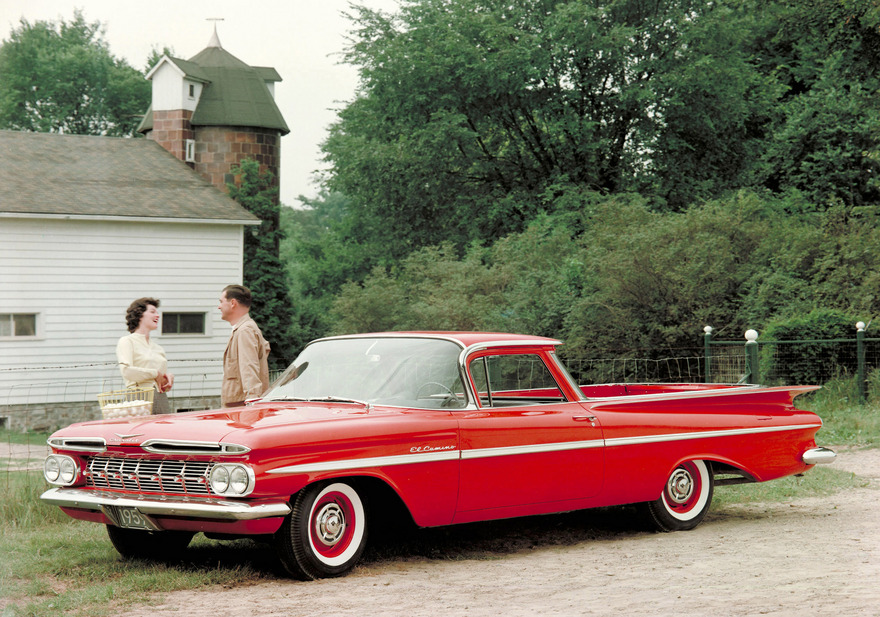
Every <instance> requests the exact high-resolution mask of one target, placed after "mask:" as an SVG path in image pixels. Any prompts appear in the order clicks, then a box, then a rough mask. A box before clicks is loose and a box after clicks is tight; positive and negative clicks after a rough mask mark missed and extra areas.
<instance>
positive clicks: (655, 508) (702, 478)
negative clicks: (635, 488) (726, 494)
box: [645, 461, 715, 531]
mask: <svg viewBox="0 0 880 617" xmlns="http://www.w3.org/2000/svg"><path fill="white" fill-rule="evenodd" d="M714 487H715V479H714V477H713V476H712V470H711V469H710V468H709V465H708V464H707V463H706V462H705V461H688V462H686V463H682V464H681V465H679V466H678V467H676V468H675V469H674V470H673V471H672V473H671V474H670V475H669V478H668V479H667V480H666V485H665V486H664V487H663V492H662V493H661V494H660V497H659V499H657V500H656V501H649V502H648V503H647V504H645V507H646V510H647V513H648V518H649V520H650V521H651V522H652V523H653V524H654V526H656V527H657V528H658V529H659V530H660V531H686V530H688V529H693V528H694V527H696V526H697V525H699V524H700V522H701V521H702V520H703V518H704V517H705V516H706V512H708V511H709V506H710V505H711V503H712V493H713V490H714Z"/></svg>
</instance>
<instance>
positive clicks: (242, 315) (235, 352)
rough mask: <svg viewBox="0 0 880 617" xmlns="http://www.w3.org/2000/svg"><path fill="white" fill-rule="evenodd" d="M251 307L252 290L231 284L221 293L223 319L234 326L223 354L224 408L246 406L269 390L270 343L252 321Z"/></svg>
mask: <svg viewBox="0 0 880 617" xmlns="http://www.w3.org/2000/svg"><path fill="white" fill-rule="evenodd" d="M251 304H252V297H251V290H250V289H248V288H247V287H243V286H241V285H227V286H226V287H225V288H224V289H223V293H221V294H220V306H219V307H218V308H219V309H220V316H221V317H222V318H223V320H224V321H228V322H229V323H230V324H232V334H230V335H229V343H227V345H226V351H225V352H223V386H222V388H221V390H220V401H221V402H222V404H223V406H224V407H237V406H239V405H244V404H245V401H247V400H249V399H254V398H259V397H260V396H262V395H263V394H264V393H265V392H266V389H267V388H268V387H269V360H268V358H269V343H268V342H267V341H266V339H264V338H263V333H262V332H260V328H259V326H257V324H256V322H255V321H254V320H253V319H251V316H250V310H251Z"/></svg>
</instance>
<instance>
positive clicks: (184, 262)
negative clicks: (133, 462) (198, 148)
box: [0, 131, 259, 430]
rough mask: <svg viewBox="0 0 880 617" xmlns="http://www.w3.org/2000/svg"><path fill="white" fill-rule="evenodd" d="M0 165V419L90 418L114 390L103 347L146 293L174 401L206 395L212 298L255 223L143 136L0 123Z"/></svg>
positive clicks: (212, 365) (234, 278)
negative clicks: (155, 306)
mask: <svg viewBox="0 0 880 617" xmlns="http://www.w3.org/2000/svg"><path fill="white" fill-rule="evenodd" d="M0 168H2V169H3V175H4V182H3V189H4V190H2V191H0V426H2V425H3V424H6V425H7V426H9V427H15V428H18V429H29V430H32V429H40V428H50V427H52V426H58V425H63V424H65V423H67V422H69V421H74V420H81V419H86V418H84V417H82V416H83V413H84V410H85V411H88V412H90V413H94V412H95V411H96V409H97V408H96V407H95V408H94V409H92V405H94V404H95V403H96V402H97V400H96V395H97V394H98V393H99V392H101V391H103V390H107V389H113V388H114V387H121V386H122V382H121V378H120V376H119V370H118V368H117V367H116V365H115V362H116V360H115V346H116V342H117V340H118V339H119V337H120V336H123V335H125V334H127V328H126V324H125V311H126V308H127V307H128V305H129V303H130V302H131V301H132V300H134V299H136V298H139V297H144V296H148V297H155V298H158V299H159V300H160V301H161V307H160V310H161V311H162V313H163V320H162V325H161V332H157V333H156V336H157V337H158V338H157V340H158V341H159V343H160V344H161V345H162V346H163V347H164V348H165V351H166V353H167V355H168V359H169V370H170V371H171V372H172V373H174V375H175V377H176V384H175V388H174V389H173V390H172V391H171V393H170V394H171V396H172V397H173V398H172V404H173V405H174V406H175V407H177V408H178V409H179V408H181V407H192V406H204V403H202V402H200V401H204V400H209V401H210V402H214V399H213V398H212V397H216V396H218V395H219V391H220V380H221V375H222V362H221V360H222V355H223V350H224V349H225V346H226V342H227V340H228V337H229V332H230V327H229V324H227V323H226V322H223V321H222V320H221V319H220V314H219V311H218V310H217V302H218V298H219V295H220V293H221V291H222V289H223V287H224V286H225V285H228V284H231V283H241V281H242V256H243V230H244V229H245V228H246V227H247V226H250V225H256V224H259V219H257V218H256V217H254V216H253V215H252V214H250V213H249V212H247V211H246V210H245V209H244V208H242V207H241V206H240V205H239V204H238V203H237V202H235V201H233V200H232V199H230V198H229V197H228V196H227V195H225V194H224V193H223V192H222V191H220V190H218V188H216V187H215V186H213V185H212V184H210V183H209V182H208V181H207V180H205V179H203V178H202V177H201V176H200V175H199V174H198V173H196V172H194V171H193V170H192V169H191V168H190V167H189V166H187V165H186V164H185V163H184V162H182V161H180V160H178V159H176V158H175V157H174V156H173V155H172V154H171V153H169V152H168V151H166V150H165V149H164V148H163V147H162V146H160V145H159V144H158V143H156V142H155V141H152V140H149V139H142V138H139V139H118V138H109V137H90V136H75V135H58V134H38V133H21V132H11V131H0ZM83 402H87V403H88V406H84V405H83ZM93 417H94V416H93Z"/></svg>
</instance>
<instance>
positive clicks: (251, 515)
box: [40, 488, 290, 521]
mask: <svg viewBox="0 0 880 617" xmlns="http://www.w3.org/2000/svg"><path fill="white" fill-rule="evenodd" d="M40 499H42V500H43V501H45V502H46V503H48V504H51V505H53V506H59V507H61V508H79V509H81V510H94V511H97V512H104V511H105V510H104V508H105V507H107V506H117V507H127V508H135V509H136V510H137V511H138V512H140V513H141V514H146V515H148V516H149V515H152V516H183V517H190V518H199V519H214V520H227V521H229V520H232V521H252V520H257V519H261V518H271V517H274V516H287V515H288V514H289V513H290V505H289V504H288V503H286V502H279V503H262V504H248V503H242V502H238V501H227V500H217V499H204V498H198V497H196V498H193V497H189V498H181V497H173V498H168V499H146V498H145V499H139V498H132V497H127V496H125V495H119V494H117V493H110V492H104V491H94V490H83V489H79V488H52V489H49V490H48V491H46V492H45V493H43V494H42V495H40Z"/></svg>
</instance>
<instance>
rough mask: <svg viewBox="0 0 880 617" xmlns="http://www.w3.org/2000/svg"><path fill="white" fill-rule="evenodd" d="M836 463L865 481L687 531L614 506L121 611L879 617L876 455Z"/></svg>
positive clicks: (461, 534)
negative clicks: (618, 517) (336, 571)
mask: <svg viewBox="0 0 880 617" xmlns="http://www.w3.org/2000/svg"><path fill="white" fill-rule="evenodd" d="M834 465H835V467H838V468H840V469H845V470H847V471H852V472H853V473H856V474H857V475H859V476H861V477H863V478H867V479H868V481H867V482H866V483H865V484H866V486H865V487H864V488H858V489H854V490H850V491H847V492H845V493H841V494H838V495H835V496H834V497H832V498H829V499H819V498H815V499H812V498H811V499H803V500H798V501H795V502H793V503H786V504H770V505H749V506H737V507H731V508H726V509H724V510H723V511H721V512H710V514H709V516H708V517H707V519H706V520H705V521H704V522H703V524H702V525H700V526H699V527H698V528H697V529H695V530H694V531H691V532H684V533H672V534H655V533H645V532H641V531H636V530H633V529H629V530H628V529H626V524H625V523H624V524H623V527H621V523H620V522H619V521H615V520H613V519H614V517H615V514H614V511H612V512H610V513H609V512H605V513H600V514H596V513H589V512H587V513H577V514H568V515H563V516H554V517H538V518H535V519H524V520H522V521H513V522H501V523H493V524H491V525H474V526H465V527H452V528H448V529H443V530H431V531H428V532H424V531H423V532H419V534H418V535H417V536H416V537H415V538H414V540H415V541H414V543H413V542H410V541H408V543H403V542H401V543H398V545H396V546H395V545H394V544H393V543H392V546H391V547H390V548H387V547H386V548H385V549H384V551H385V553H383V554H376V553H375V552H374V553H372V554H368V555H367V558H366V559H365V563H364V564H363V565H362V566H360V567H358V568H357V569H356V570H355V571H354V572H353V573H352V574H351V575H349V576H347V577H345V578H341V579H329V580H322V581H315V582H309V583H302V582H296V581H289V580H284V579H280V578H279V579H277V580H270V581H269V582H265V583H261V584H258V585H251V586H246V587H243V588H234V589H225V588H211V589H204V590H198V591H181V592H175V593H171V594H166V595H164V596H163V597H161V598H160V597H157V598H155V604H152V605H150V606H142V607H139V608H137V609H134V610H128V611H127V612H125V613H124V614H123V617H140V616H142V615H147V614H149V615H151V616H152V617H172V616H179V617H227V616H228V617H233V616H234V617H240V616H241V615H255V616H260V617H262V616H271V615H278V616H281V615H284V616H285V617H296V616H309V617H314V616H317V615H333V616H336V615H338V616H343V617H345V616H352V617H354V616H357V617H366V616H370V617H372V616H377V615H389V616H398V615H401V616H407V617H428V616H431V617H435V616H437V615H450V616H459V615H466V616H470V617H499V616H504V617H520V616H522V617H532V616H535V615H538V616H544V615H563V616H569V615H571V616H575V615H621V616H623V615H625V616H627V617H629V616H633V615H651V616H652V617H658V616H659V617H666V616H670V617H672V616H675V617H688V616H694V617H697V616H699V617H706V616H711V617H741V616H742V617H745V616H749V617H750V616H753V615H771V616H776V617H783V616H785V617H789V616H791V617H803V616H805V615H842V616H847V617H854V616H871V617H876V616H878V615H880V507H878V505H880V504H878V498H880V450H866V451H851V452H842V453H841V454H840V457H839V458H838V460H837V462H835V463H834ZM721 490H723V489H721ZM557 536H559V537H563V536H564V542H560V541H557V540H556V537H557ZM572 538H574V541H572Z"/></svg>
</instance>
